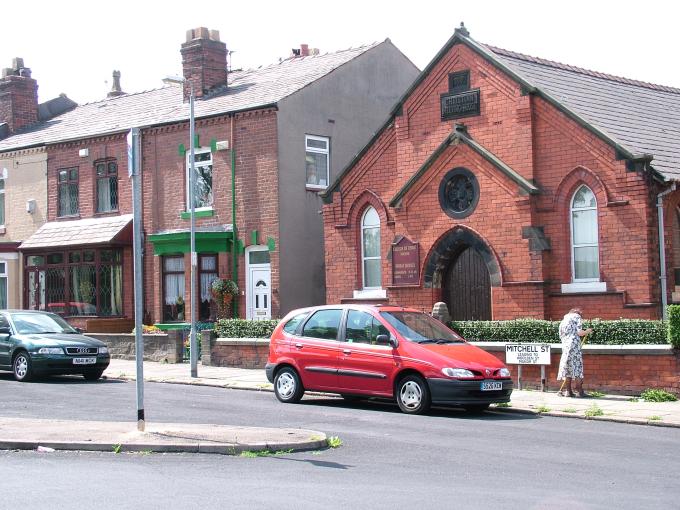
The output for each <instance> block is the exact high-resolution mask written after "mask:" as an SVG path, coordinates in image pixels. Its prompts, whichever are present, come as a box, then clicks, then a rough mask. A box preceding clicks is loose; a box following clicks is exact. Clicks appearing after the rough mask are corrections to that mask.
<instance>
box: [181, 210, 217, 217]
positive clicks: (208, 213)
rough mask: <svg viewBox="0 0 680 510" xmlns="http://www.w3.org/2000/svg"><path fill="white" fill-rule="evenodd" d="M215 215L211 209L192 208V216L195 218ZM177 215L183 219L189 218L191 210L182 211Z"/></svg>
mask: <svg viewBox="0 0 680 510" xmlns="http://www.w3.org/2000/svg"><path fill="white" fill-rule="evenodd" d="M214 215H215V211H214V210H213V209H194V216H195V217H196V218H211V217H213V216H214ZM179 217H180V218H181V219H183V220H189V219H191V211H183V212H182V213H180V215H179Z"/></svg>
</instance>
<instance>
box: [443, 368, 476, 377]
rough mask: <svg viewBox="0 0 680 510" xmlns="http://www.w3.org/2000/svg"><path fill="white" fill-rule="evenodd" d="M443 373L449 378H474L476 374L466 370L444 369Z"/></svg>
mask: <svg viewBox="0 0 680 510" xmlns="http://www.w3.org/2000/svg"><path fill="white" fill-rule="evenodd" d="M442 373H443V374H444V375H447V376H449V377H474V376H475V374H473V373H472V372H470V371H469V370H466V369H464V368H449V367H446V368H442Z"/></svg>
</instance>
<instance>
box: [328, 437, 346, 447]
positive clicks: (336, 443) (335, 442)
mask: <svg viewBox="0 0 680 510" xmlns="http://www.w3.org/2000/svg"><path fill="white" fill-rule="evenodd" d="M326 441H327V442H328V447H329V448H338V447H340V446H342V439H340V438H339V437H338V436H331V437H329V438H328V439H327V440H326Z"/></svg>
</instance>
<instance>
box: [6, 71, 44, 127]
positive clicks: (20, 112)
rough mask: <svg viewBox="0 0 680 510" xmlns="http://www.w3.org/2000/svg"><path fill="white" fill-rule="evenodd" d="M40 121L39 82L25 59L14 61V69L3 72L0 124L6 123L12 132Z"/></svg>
mask: <svg viewBox="0 0 680 510" xmlns="http://www.w3.org/2000/svg"><path fill="white" fill-rule="evenodd" d="M37 121H38V82H37V81H35V80H34V79H33V78H31V70H30V69H29V68H28V67H24V59H23V58H15V59H13V60H12V67H11V68H6V69H3V70H2V78H1V79H0V123H3V122H6V123H7V125H8V126H9V130H10V132H12V133H14V132H15V131H17V130H19V129H21V128H22V127H24V126H28V125H30V124H34V123H35V122H37Z"/></svg>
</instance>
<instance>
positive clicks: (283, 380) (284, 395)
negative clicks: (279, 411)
mask: <svg viewBox="0 0 680 510" xmlns="http://www.w3.org/2000/svg"><path fill="white" fill-rule="evenodd" d="M274 393H275V394H276V398H278V399H279V400H280V401H281V402H285V403H293V404H294V403H295V402H299V401H300V399H301V398H302V395H304V394H305V389H304V388H303V387H302V382H301V381H300V376H299V375H298V374H297V372H296V371H295V369H293V368H291V367H284V368H282V369H281V370H279V371H278V372H277V373H276V376H275V377H274Z"/></svg>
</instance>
